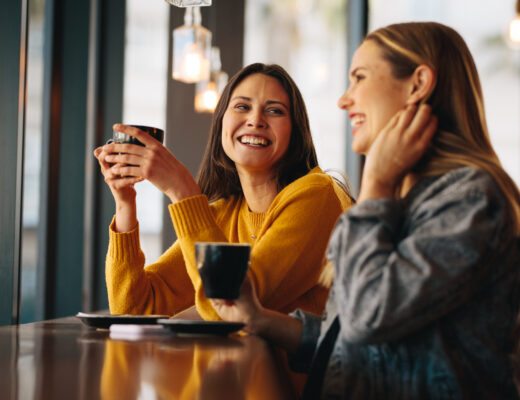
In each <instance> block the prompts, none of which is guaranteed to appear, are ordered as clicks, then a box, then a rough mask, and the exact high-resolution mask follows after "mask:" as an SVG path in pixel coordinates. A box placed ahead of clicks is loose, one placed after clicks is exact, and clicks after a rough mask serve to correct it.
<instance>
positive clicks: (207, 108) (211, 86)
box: [195, 47, 229, 113]
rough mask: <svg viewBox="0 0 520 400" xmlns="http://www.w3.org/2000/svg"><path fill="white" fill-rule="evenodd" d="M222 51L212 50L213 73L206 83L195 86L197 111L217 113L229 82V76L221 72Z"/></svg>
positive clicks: (216, 48)
mask: <svg viewBox="0 0 520 400" xmlns="http://www.w3.org/2000/svg"><path fill="white" fill-rule="evenodd" d="M221 66H222V64H221V62H220V50H219V48H218V47H212V48H211V73H210V77H209V79H208V80H206V81H202V82H197V84H196V85H195V111H197V112H199V113H202V112H207V113H212V112H213V111H215V107H216V106H217V103H218V100H219V98H220V94H221V93H222V91H223V90H224V87H225V86H226V84H227V82H228V79H229V78H228V74H226V73H225V72H224V71H221V69H220V68H221Z"/></svg>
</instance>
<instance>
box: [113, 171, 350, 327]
mask: <svg viewBox="0 0 520 400" xmlns="http://www.w3.org/2000/svg"><path fill="white" fill-rule="evenodd" d="M350 205H351V202H350V200H349V198H348V196H347V195H346V194H345V193H344V192H343V190H342V189H341V188H340V187H339V186H338V185H337V184H336V183H335V182H334V180H333V179H332V178H331V177H330V176H329V175H327V174H325V173H323V172H322V171H321V169H320V168H318V167H316V168H314V169H313V170H312V171H310V172H309V173H308V174H307V175H305V176H304V177H302V178H300V179H298V180H296V181H294V182H293V183H291V184H290V185H288V186H286V187H285V188H284V189H283V190H282V191H280V193H278V195H277V196H276V197H275V199H274V200H273V202H272V204H271V206H270V207H269V209H268V210H267V212H264V213H254V212H251V211H249V209H248V206H247V204H246V202H245V199H244V197H243V196H232V197H230V198H228V199H221V200H218V201H216V202H214V203H212V204H209V203H208V199H207V197H206V196H205V195H198V196H194V197H190V198H188V199H185V200H183V201H180V202H178V203H175V204H170V206H169V211H170V215H171V218H172V221H173V225H174V228H175V231H176V233H177V237H178V239H177V241H176V242H175V243H174V244H173V245H172V246H171V247H170V248H169V249H168V250H167V251H166V252H165V253H164V254H163V255H162V256H161V257H159V259H158V260H157V262H155V263H153V264H150V265H148V266H146V267H144V255H143V253H142V251H141V249H140V245H139V229H138V227H137V228H136V229H134V230H133V231H131V232H125V233H116V232H115V231H114V230H113V229H112V225H111V226H110V243H109V247H108V254H107V258H106V282H107V290H108V299H109V304H110V311H111V312H112V313H113V314H168V315H174V314H176V313H178V312H180V311H182V310H184V309H186V308H188V307H190V306H192V305H193V304H195V305H196V307H197V310H198V312H199V314H200V315H201V316H202V317H203V318H204V319H206V320H217V319H219V317H218V315H217V313H216V311H215V310H214V309H213V307H212V306H211V303H210V302H209V300H208V299H207V298H206V297H205V296H204V290H203V289H202V282H201V279H200V276H199V273H198V271H197V267H196V265H195V251H194V245H195V242H233V243H251V245H252V247H251V264H250V269H249V271H248V276H249V278H250V279H251V282H252V284H253V286H254V288H255V289H256V293H257V295H258V298H259V299H260V302H261V303H262V304H263V305H264V306H265V307H267V308H270V309H274V310H278V311H281V312H285V313H288V312H291V311H293V310H294V309H295V308H301V309H303V310H306V311H309V312H314V313H321V312H322V311H323V307H324V305H325V301H326V298H327V294H328V289H326V288H324V287H322V286H320V285H318V284H317V281H318V278H319V276H320V273H321V271H322V268H323V265H324V259H325V250H326V247H327V242H328V240H329V236H330V234H331V232H332V229H333V228H334V225H335V223H336V220H337V219H338V217H339V215H340V214H341V213H342V212H343V211H344V210H346V209H347V208H348V207H349V206H350ZM143 267H144V268H143Z"/></svg>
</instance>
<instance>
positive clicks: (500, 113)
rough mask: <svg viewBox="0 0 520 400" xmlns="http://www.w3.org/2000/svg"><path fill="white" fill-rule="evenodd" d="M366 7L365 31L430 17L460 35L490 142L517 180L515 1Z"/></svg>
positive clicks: (519, 104)
mask: <svg viewBox="0 0 520 400" xmlns="http://www.w3.org/2000/svg"><path fill="white" fill-rule="evenodd" d="M469 4H470V7H471V12H468V5H469ZM369 10H370V16H369V21H370V30H373V29H375V28H377V27H380V26H384V25H388V24H390V23H394V22H403V21H421V20H422V21H425V20H429V21H437V22H440V23H444V24H446V25H449V26H451V27H452V28H454V29H455V30H457V31H458V32H459V33H460V34H461V35H462V37H463V38H464V40H465V41H466V43H467V44H468V46H469V48H470V51H471V53H472V54H473V57H474V59H475V63H476V65H477V69H478V72H479V75H480V79H481V83H482V90H483V92H484V104H485V107H486V117H487V122H488V128H489V134H490V137H491V142H492V143H493V146H494V148H495V150H496V152H497V154H498V156H499V158H500V160H501V162H502V165H503V166H504V168H505V169H506V171H507V172H508V173H509V174H510V175H511V177H512V178H513V179H514V180H515V182H516V183H517V185H520V163H519V159H520V157H519V152H520V112H518V110H520V89H519V88H520V53H519V52H518V50H514V49H512V48H510V47H509V46H508V43H507V39H506V35H505V34H506V30H507V27H508V24H509V22H510V21H511V20H512V19H513V17H514V16H515V0H503V1H487V0H473V1H472V2H471V3H468V1H466V0H438V1H430V2H425V1H423V0H394V1H392V2H389V1H386V0H371V1H370V7H369ZM461 16H464V17H463V18H461Z"/></svg>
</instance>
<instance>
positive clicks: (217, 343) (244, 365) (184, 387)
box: [101, 336, 290, 400]
mask: <svg viewBox="0 0 520 400" xmlns="http://www.w3.org/2000/svg"><path fill="white" fill-rule="evenodd" d="M272 356H273V355H272V353H271V350H270V348H269V347H268V346H267V345H266V344H265V342H263V341H262V340H261V339H259V338H257V337H253V336H231V337H222V338H221V337H175V338H174V340H171V339H169V340H154V341H153V342H148V341H146V340H143V341H137V342H135V341H132V342H129V341H121V340H112V339H108V340H107V342H106V349H105V359H104V363H103V370H102V376H101V398H103V399H106V400H108V399H130V398H132V396H135V394H145V393H147V394H148V395H150V397H152V398H153V397H155V398H159V399H163V398H164V399H179V400H184V399H201V400H206V399H231V400H232V399H287V398H290V395H289V393H288V392H284V393H283V395H282V394H280V388H281V387H283V382H282V381H281V380H282V379H283V374H282V372H281V371H280V370H279V369H278V368H275V369H273V368H272V366H273V365H275V364H273V359H272V358H271V357H272ZM136 366H138V367H136ZM269 366H271V367H269Z"/></svg>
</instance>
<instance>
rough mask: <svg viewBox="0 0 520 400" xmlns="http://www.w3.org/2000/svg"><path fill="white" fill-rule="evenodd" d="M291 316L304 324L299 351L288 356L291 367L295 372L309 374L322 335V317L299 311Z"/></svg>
mask: <svg viewBox="0 0 520 400" xmlns="http://www.w3.org/2000/svg"><path fill="white" fill-rule="evenodd" d="M289 315H290V316H291V317H293V318H296V319H297V320H300V321H301V322H302V323H303V330H302V338H301V341H300V344H299V346H298V349H297V350H296V352H295V353H292V354H288V360H289V366H290V367H291V369H292V370H293V371H294V372H308V371H309V369H310V367H311V363H312V358H313V356H314V352H315V350H316V343H317V342H318V337H319V335H320V327H321V317H319V316H318V315H315V314H311V313H307V312H304V311H302V310H299V309H298V310H296V311H294V312H293V313H291V314H289Z"/></svg>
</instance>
